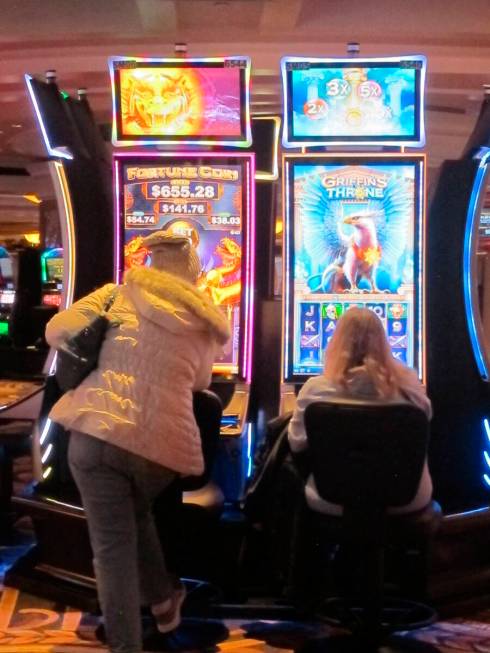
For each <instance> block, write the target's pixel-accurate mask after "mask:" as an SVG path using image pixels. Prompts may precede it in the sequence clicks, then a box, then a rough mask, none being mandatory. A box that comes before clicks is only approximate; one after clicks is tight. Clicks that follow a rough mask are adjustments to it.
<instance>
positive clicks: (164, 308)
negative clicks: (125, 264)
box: [124, 267, 230, 345]
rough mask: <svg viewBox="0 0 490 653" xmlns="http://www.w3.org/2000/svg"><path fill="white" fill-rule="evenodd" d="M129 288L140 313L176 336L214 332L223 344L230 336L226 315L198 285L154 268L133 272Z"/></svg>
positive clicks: (128, 284)
mask: <svg viewBox="0 0 490 653" xmlns="http://www.w3.org/2000/svg"><path fill="white" fill-rule="evenodd" d="M124 281H125V284H126V288H127V290H128V294H129V296H130V298H131V300H132V301H133V303H134V306H135V308H136V310H137V312H138V313H140V314H141V315H142V316H143V317H145V318H146V319H147V320H150V321H152V322H156V323H157V324H160V325H161V326H162V327H164V328H166V329H168V330H169V331H172V332H173V333H182V331H184V330H187V331H210V332H211V333H212V335H213V336H214V337H215V338H216V340H217V342H218V343H219V344H220V345H223V344H225V343H226V342H227V340H228V339H229V337H230V327H229V325H228V321H227V320H226V317H225V315H224V314H223V312H222V311H221V309H219V308H218V307H217V306H215V305H214V304H213V302H212V301H211V299H209V298H208V297H207V296H206V295H204V294H203V293H202V292H200V291H199V290H197V288H196V287H195V286H193V285H192V284H190V283H188V282H187V281H184V280H183V279H181V278H179V277H176V276H174V275H173V274H169V273H168V272H163V271H161V270H155V269H153V268H146V267H138V268H133V269H131V270H129V271H128V272H127V273H126V275H125V278H124Z"/></svg>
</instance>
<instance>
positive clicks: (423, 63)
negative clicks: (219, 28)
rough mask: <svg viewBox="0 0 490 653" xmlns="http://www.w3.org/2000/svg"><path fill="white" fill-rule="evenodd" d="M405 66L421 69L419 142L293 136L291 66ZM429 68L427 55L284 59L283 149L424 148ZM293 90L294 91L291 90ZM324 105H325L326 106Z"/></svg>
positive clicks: (354, 136) (395, 138)
mask: <svg viewBox="0 0 490 653" xmlns="http://www.w3.org/2000/svg"><path fill="white" fill-rule="evenodd" d="M403 62H417V63H418V64H419V65H420V79H419V84H418V91H417V92H418V97H416V99H415V102H416V103H417V111H418V116H417V114H416V117H415V119H414V121H415V125H414V126H415V127H416V125H417V123H418V125H419V132H418V134H419V135H418V138H417V137H415V138H411V139H410V138H409V137H408V136H407V137H405V136H404V135H403V134H400V135H396V134H394V135H393V136H392V137H391V136H390V135H389V134H387V135H384V134H383V135H379V136H378V135H375V136H372V137H371V136H369V135H365V136H364V135H362V134H359V135H357V134H352V136H350V135H349V136H344V135H342V136H338V137H337V136H335V134H334V133H333V134H332V135H326V136H325V138H324V140H322V138H321V136H322V134H320V133H319V134H317V135H315V136H314V137H313V136H310V137H309V136H307V135H305V136H302V135H299V136H298V137H294V135H293V133H290V132H292V127H291V129H290V126H291V124H292V123H291V120H292V118H293V115H292V106H290V97H288V89H290V84H289V80H288V72H289V71H288V64H297V65H298V66H299V67H301V66H305V67H306V66H311V67H312V68H315V64H317V68H319V67H322V65H325V66H326V67H328V64H331V68H336V67H339V69H340V68H341V67H350V66H344V65H343V64H351V66H352V68H356V67H360V68H376V67H377V66H378V67H382V66H384V65H385V64H390V63H392V64H393V67H396V68H400V69H401V68H402V67H403ZM426 67H427V58H426V57H425V56H424V55H411V56H403V57H374V58H364V57H359V58H358V59H356V58H352V57H351V58H341V59H337V58H324V57H290V56H288V57H283V58H282V59H281V76H282V88H283V107H284V122H283V136H282V143H283V146H284V147H288V148H290V147H296V148H297V147H318V146H319V145H328V146H331V145H359V146H364V145H383V144H384V145H395V146H397V147H423V146H424V144H425V122H424V110H423V108H424V90H425V74H426ZM290 90H291V89H290ZM371 101H372V100H371V98H368V99H367V102H371ZM324 104H325V103H324Z"/></svg>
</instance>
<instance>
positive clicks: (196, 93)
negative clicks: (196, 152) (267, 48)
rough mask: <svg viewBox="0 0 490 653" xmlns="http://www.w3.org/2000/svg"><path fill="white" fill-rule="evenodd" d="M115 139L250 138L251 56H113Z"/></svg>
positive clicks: (242, 143) (235, 142)
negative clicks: (194, 57)
mask: <svg viewBox="0 0 490 653" xmlns="http://www.w3.org/2000/svg"><path fill="white" fill-rule="evenodd" d="M109 68H110V73H111V80H112V97H113V130H112V142H113V144H114V145H117V146H121V145H135V144H143V143H144V144H159V143H160V144H161V143H167V144H175V143H180V144H182V143H184V144H191V143H192V144H199V145H217V144H223V145H232V146H234V147H247V146H249V145H250V144H251V142H252V140H251V127H250V58H249V57H214V58H204V59H202V58H200V59H182V58H181V59H166V58H165V59H162V58H158V59H156V58H154V59H152V58H139V57H135V58H128V57H113V58H111V59H109Z"/></svg>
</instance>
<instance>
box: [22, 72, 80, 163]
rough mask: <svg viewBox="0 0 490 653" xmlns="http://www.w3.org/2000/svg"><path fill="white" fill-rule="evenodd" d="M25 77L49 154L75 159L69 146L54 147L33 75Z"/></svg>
mask: <svg viewBox="0 0 490 653" xmlns="http://www.w3.org/2000/svg"><path fill="white" fill-rule="evenodd" d="M24 78H25V80H26V84H27V90H28V91H29V96H30V98H31V102H32V106H33V107H34V111H35V113H36V117H37V121H38V123H39V127H40V129H41V134H42V136H43V140H44V144H45V145H46V149H47V151H48V154H49V156H53V157H57V158H61V159H69V160H71V159H73V154H72V153H71V152H70V150H69V149H68V148H67V147H64V146H62V147H52V146H51V143H50V140H49V134H48V132H47V130H46V126H45V124H44V121H43V117H42V114H41V110H40V108H39V105H38V103H37V99H36V94H35V92H34V89H33V87H32V79H33V77H32V75H28V74H27V73H26V74H25V75H24Z"/></svg>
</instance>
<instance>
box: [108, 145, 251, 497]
mask: <svg viewBox="0 0 490 653" xmlns="http://www.w3.org/2000/svg"><path fill="white" fill-rule="evenodd" d="M114 175H115V180H116V211H115V213H116V225H115V232H116V234H117V236H116V245H115V251H116V256H115V260H116V265H117V270H116V278H117V279H118V280H121V279H122V278H123V274H124V271H125V270H127V269H130V268H131V267H133V266H138V265H145V264H148V263H149V262H150V260H149V259H150V253H149V252H148V251H146V250H145V249H144V248H142V247H141V241H142V238H143V237H144V236H147V235H148V234H150V233H151V232H152V231H155V230H160V229H169V230H171V231H172V232H174V233H175V234H178V235H183V236H186V237H188V238H190V240H191V242H192V243H193V245H194V246H195V247H196V249H197V252H198V254H199V257H200V260H201V265H202V273H201V276H200V278H199V280H198V287H199V288H200V289H201V290H202V291H203V292H204V293H206V294H208V296H209V297H211V298H212V299H213V301H214V303H215V304H216V305H218V306H222V307H223V310H224V311H225V313H226V315H227V316H228V320H229V323H230V331H231V334H232V337H231V339H230V341H229V343H228V344H227V345H226V346H225V349H224V351H223V352H222V353H221V354H220V355H219V357H218V359H217V360H216V362H215V365H214V368H213V382H212V389H213V390H214V391H215V392H216V393H217V394H218V395H219V396H220V398H221V399H222V402H223V406H224V413H223V419H222V427H221V435H222V438H221V442H220V447H219V452H218V455H217V461H216V469H215V480H216V481H217V482H218V484H219V486H220V487H221V488H222V490H223V492H224V494H225V497H226V498H227V499H229V500H236V499H238V498H239V497H240V496H241V495H242V494H243V491H244V486H245V482H246V479H247V476H248V475H249V470H248V466H249V465H250V464H251V463H250V449H251V446H252V445H251V438H252V433H251V425H250V424H249V422H248V408H249V397H250V382H251V362H252V344H253V343H252V339H253V332H252V326H253V306H254V265H255V263H254V250H255V243H254V239H255V201H254V155H253V154H244V153H233V154H232V153H230V154H226V155H224V154H218V153H202V154H201V153H181V154H175V153H172V154H170V153H143V152H141V153H139V152H138V153H134V152H132V153H124V152H123V153H119V152H118V153H116V154H114Z"/></svg>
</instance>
